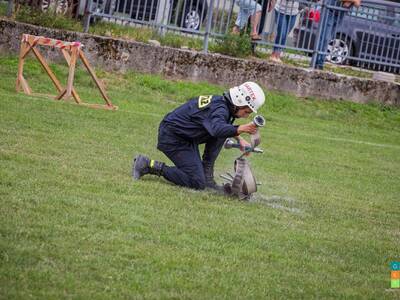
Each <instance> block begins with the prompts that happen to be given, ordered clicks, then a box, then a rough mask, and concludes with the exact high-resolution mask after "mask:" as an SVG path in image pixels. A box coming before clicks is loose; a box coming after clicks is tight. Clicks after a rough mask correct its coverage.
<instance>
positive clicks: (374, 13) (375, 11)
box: [351, 6, 384, 21]
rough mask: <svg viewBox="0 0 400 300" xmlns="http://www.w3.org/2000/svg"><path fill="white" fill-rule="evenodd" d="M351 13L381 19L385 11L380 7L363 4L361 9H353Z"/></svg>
mask: <svg viewBox="0 0 400 300" xmlns="http://www.w3.org/2000/svg"><path fill="white" fill-rule="evenodd" d="M351 15H352V16H354V17H358V18H362V19H367V20H372V21H379V20H380V19H381V18H382V16H383V15H384V12H383V10H382V9H381V8H379V7H372V6H368V7H367V6H361V7H360V8H359V9H356V10H352V11H351Z"/></svg>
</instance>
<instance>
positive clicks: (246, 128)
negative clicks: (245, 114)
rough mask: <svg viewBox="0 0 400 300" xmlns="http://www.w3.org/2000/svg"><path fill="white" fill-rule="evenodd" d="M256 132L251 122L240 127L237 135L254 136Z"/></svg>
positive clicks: (255, 127)
mask: <svg viewBox="0 0 400 300" xmlns="http://www.w3.org/2000/svg"><path fill="white" fill-rule="evenodd" d="M256 131H257V126H256V125H255V124H254V123H253V122H251V123H248V124H244V125H240V126H239V127H238V129H237V133H238V135H240V134H242V133H249V134H254V133H256Z"/></svg>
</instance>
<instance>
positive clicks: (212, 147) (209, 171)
mask: <svg viewBox="0 0 400 300" xmlns="http://www.w3.org/2000/svg"><path fill="white" fill-rule="evenodd" d="M224 143H225V139H224V138H222V139H221V138H220V139H218V138H214V139H211V140H209V141H208V142H207V143H206V145H205V147H204V152H203V157H202V159H203V169H204V176H205V179H206V186H207V187H211V188H217V184H216V182H215V180H214V164H215V160H216V159H217V157H218V155H219V153H220V152H221V149H222V147H223V145H224Z"/></svg>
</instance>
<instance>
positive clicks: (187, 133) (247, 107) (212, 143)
mask: <svg viewBox="0 0 400 300" xmlns="http://www.w3.org/2000/svg"><path fill="white" fill-rule="evenodd" d="M264 102H265V96H264V92H263V90H262V89H261V87H260V86H259V85H258V84H256V83H254V82H245V83H243V84H242V85H240V86H236V87H233V88H231V89H229V92H225V93H224V94H223V95H222V96H199V97H197V98H194V99H190V100H189V101H188V102H186V103H185V104H183V105H182V106H180V107H178V108H177V109H175V110H174V111H172V112H170V113H169V114H167V115H166V116H165V117H164V119H163V120H162V121H161V124H160V127H159V130H158V145H157V148H158V149H159V150H160V151H162V152H163V153H164V154H165V155H166V156H167V157H168V158H169V159H170V160H171V161H172V162H173V163H174V164H175V166H167V165H166V164H165V163H163V162H159V161H155V160H152V159H149V158H148V157H146V156H144V155H138V156H136V157H135V159H134V163H133V168H132V176H133V178H134V179H135V180H138V179H139V178H141V177H142V176H143V175H146V174H154V175H158V176H163V177H164V178H165V179H167V180H168V181H170V182H173V183H174V184H176V185H180V186H185V187H189V188H193V189H198V190H201V189H204V188H206V187H209V188H214V189H218V190H220V189H221V188H222V187H219V186H217V184H216V182H215V181H214V163H215V160H216V159H217V157H218V154H219V153H220V151H221V148H222V146H223V144H224V142H225V140H226V139H227V138H229V137H234V138H236V140H237V141H238V142H239V143H240V146H241V150H242V151H244V149H245V148H246V147H249V146H250V144H249V143H248V142H247V141H246V140H245V139H243V138H242V137H240V135H241V134H242V133H248V134H253V133H255V132H256V130H257V126H256V125H255V124H254V123H253V122H250V123H248V124H245V125H240V126H238V125H233V122H234V121H235V119H236V118H247V117H248V116H249V115H250V114H251V113H252V112H257V110H258V109H259V108H260V107H261V106H262V105H263V104H264ZM199 144H205V148H204V153H203V155H202V158H201V157H200V152H199V148H198V145H199Z"/></svg>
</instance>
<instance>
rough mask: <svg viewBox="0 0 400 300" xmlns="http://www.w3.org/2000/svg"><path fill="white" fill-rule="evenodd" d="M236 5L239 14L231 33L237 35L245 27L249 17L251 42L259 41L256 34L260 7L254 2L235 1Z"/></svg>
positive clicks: (251, 0) (247, 0) (250, 0)
mask: <svg viewBox="0 0 400 300" xmlns="http://www.w3.org/2000/svg"><path fill="white" fill-rule="evenodd" d="M236 4H237V5H238V6H239V13H238V16H237V19H236V22H235V26H233V30H232V32H233V33H234V34H239V33H240V31H241V30H242V29H243V28H244V27H245V26H246V24H247V21H248V20H249V17H250V16H251V18H250V23H251V33H250V37H251V39H252V40H253V41H258V40H261V36H260V35H259V34H258V25H259V24H260V19H261V5H260V4H258V3H257V2H256V1H255V0H236Z"/></svg>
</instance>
